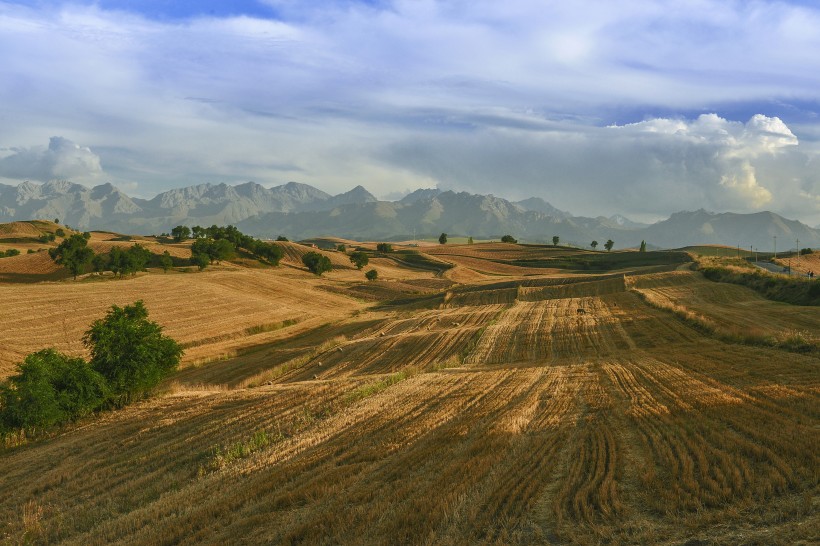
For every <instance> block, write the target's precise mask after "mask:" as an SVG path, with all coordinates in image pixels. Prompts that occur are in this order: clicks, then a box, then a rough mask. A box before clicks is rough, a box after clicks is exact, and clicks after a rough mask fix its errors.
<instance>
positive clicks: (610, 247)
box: [604, 239, 615, 252]
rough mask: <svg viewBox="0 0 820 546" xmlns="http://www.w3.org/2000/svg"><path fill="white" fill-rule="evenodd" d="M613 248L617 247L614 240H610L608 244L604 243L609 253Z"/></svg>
mask: <svg viewBox="0 0 820 546" xmlns="http://www.w3.org/2000/svg"><path fill="white" fill-rule="evenodd" d="M613 246H615V241H613V240H612V239H609V240H608V241H607V242H606V243H604V248H605V249H606V251H607V252H609V251H610V250H612V247H613Z"/></svg>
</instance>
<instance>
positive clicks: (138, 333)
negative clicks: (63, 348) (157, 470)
mask: <svg viewBox="0 0 820 546" xmlns="http://www.w3.org/2000/svg"><path fill="white" fill-rule="evenodd" d="M83 343H84V344H85V346H86V347H87V348H88V349H89V351H90V353H91V360H90V361H85V360H83V359H82V358H73V357H70V356H67V355H64V354H61V353H59V352H57V351H56V350H54V349H43V350H41V351H38V352H36V353H32V354H30V355H28V356H27V357H26V358H25V360H24V361H23V362H22V363H21V364H19V365H18V370H17V374H16V375H13V376H11V377H10V378H9V379H8V380H6V381H5V382H3V383H2V384H0V431H2V430H13V429H29V430H31V429H43V428H48V427H51V426H54V425H60V424H63V423H67V422H70V421H73V420H75V419H77V418H79V417H82V416H83V415H86V414H88V413H90V412H93V411H96V410H99V409H101V408H103V407H106V406H113V407H116V406H122V405H124V404H126V403H129V402H132V401H134V400H136V399H139V398H141V397H143V396H145V395H146V394H148V393H149V392H150V391H151V390H153V389H154V387H156V386H157V385H158V384H159V382H160V381H162V379H164V378H165V377H167V376H168V375H169V374H170V373H171V372H173V371H174V370H175V369H176V368H177V366H178V365H179V359H180V357H181V356H182V348H181V347H180V346H179V344H178V343H177V342H176V341H174V340H173V339H171V338H170V337H168V336H165V335H163V334H162V327H160V326H159V325H158V324H156V323H155V322H152V321H150V320H148V310H147V309H146V308H145V306H144V305H143V303H142V301H137V302H135V303H134V304H132V305H126V306H125V307H118V306H116V305H114V306H112V308H111V309H110V310H109V311H108V313H107V315H106V316H105V317H104V318H102V319H98V320H96V321H94V323H93V324H92V325H91V328H90V329H89V330H88V331H87V332H86V333H85V335H84V336H83Z"/></svg>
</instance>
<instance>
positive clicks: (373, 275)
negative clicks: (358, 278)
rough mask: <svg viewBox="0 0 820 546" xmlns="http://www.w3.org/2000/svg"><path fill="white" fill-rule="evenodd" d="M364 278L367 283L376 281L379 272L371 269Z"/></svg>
mask: <svg viewBox="0 0 820 546" xmlns="http://www.w3.org/2000/svg"><path fill="white" fill-rule="evenodd" d="M364 276H365V278H366V279H367V280H368V281H375V280H376V279H378V278H379V272H378V271H376V270H375V269H371V270H370V271H368V272H367V273H365V274H364Z"/></svg>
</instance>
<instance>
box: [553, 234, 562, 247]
mask: <svg viewBox="0 0 820 546" xmlns="http://www.w3.org/2000/svg"><path fill="white" fill-rule="evenodd" d="M560 240H561V238H560V237H559V236H558V235H553V236H552V246H558V242H559V241H560Z"/></svg>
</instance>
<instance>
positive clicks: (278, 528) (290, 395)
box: [0, 236, 820, 544]
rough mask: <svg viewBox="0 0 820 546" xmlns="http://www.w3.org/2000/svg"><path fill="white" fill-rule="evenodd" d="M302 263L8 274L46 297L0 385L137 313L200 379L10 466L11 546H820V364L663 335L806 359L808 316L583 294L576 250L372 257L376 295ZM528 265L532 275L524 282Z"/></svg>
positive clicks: (23, 321)
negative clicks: (747, 340)
mask: <svg viewBox="0 0 820 546" xmlns="http://www.w3.org/2000/svg"><path fill="white" fill-rule="evenodd" d="M101 238H102V237H101V236H100V239H101ZM92 242H93V243H94V244H98V245H102V244H115V242H111V241H103V240H98V241H97V240H92ZM129 244H130V243H129ZM146 244H148V242H147V243H146ZM150 244H151V245H154V244H156V245H157V248H158V249H159V248H162V250H165V248H164V247H166V246H167V247H172V246H173V245H170V244H168V245H161V244H160V243H153V242H151V243H150ZM305 249H306V247H301V246H299V245H295V244H292V243H290V244H287V249H286V255H285V258H284V259H283V261H282V264H281V265H280V266H279V267H277V268H271V267H267V268H266V267H249V266H247V265H246V264H242V263H241V262H238V263H224V264H222V265H220V266H215V267H213V268H209V269H208V270H206V271H204V272H190V273H184V272H182V270H177V271H172V272H169V273H168V274H164V273H162V272H161V271H149V272H148V273H140V274H139V275H137V276H135V277H133V278H126V279H123V280H113V279H105V278H102V279H95V278H92V277H88V278H86V279H82V280H80V281H77V282H72V281H69V280H59V275H58V272H55V271H51V272H45V271H43V272H41V273H38V271H39V270H36V269H34V268H35V267H39V266H36V264H35V262H34V261H33V260H34V258H39V257H41V256H42V253H40V254H39V255H38V254H29V255H20V256H16V257H13V258H5V260H9V261H12V260H17V262H16V264H15V265H14V267H16V268H17V269H16V270H14V271H11V269H9V271H11V272H15V271H16V272H17V273H19V274H20V275H24V274H27V275H32V276H33V277H31V278H35V279H36V278H37V277H36V275H38V274H40V275H42V277H40V278H39V279H40V281H41V282H17V281H16V280H15V279H14V278H12V279H11V280H7V281H5V282H0V332H2V336H3V337H2V340H1V341H0V375H1V376H8V375H9V374H11V373H13V369H14V364H15V363H16V362H19V361H20V360H21V358H22V357H23V356H24V355H25V354H27V353H28V352H31V351H34V350H36V349H39V348H42V347H45V346H54V347H56V348H58V349H59V350H61V351H64V352H68V353H71V354H77V355H82V354H84V352H83V351H84V348H83V347H82V345H81V344H80V343H79V341H78V340H79V339H80V338H81V335H82V332H83V330H84V329H85V328H87V327H88V324H89V323H90V322H91V321H92V320H94V319H95V318H98V317H99V316H101V315H102V314H103V313H104V312H105V310H106V308H107V307H109V306H110V305H111V304H124V303H129V302H131V301H134V300H136V299H143V300H144V301H145V305H146V307H147V308H148V309H149V311H150V313H151V318H152V319H154V320H156V321H157V322H159V323H160V324H162V325H163V326H164V327H165V332H166V333H167V334H169V335H170V336H172V337H174V338H176V339H177V340H179V341H180V343H182V344H183V346H184V347H185V349H186V354H185V356H184V359H183V364H182V367H181V369H180V370H179V371H178V372H177V373H176V375H175V376H173V377H172V378H170V380H169V381H168V382H167V383H166V384H165V385H164V386H163V388H162V392H161V393H159V394H158V396H156V397H154V398H152V399H148V400H145V401H142V402H139V403H137V404H135V405H133V406H130V407H127V408H125V409H121V410H117V411H114V412H108V413H103V414H100V415H98V416H91V417H88V418H85V419H84V420H82V421H80V422H78V423H76V424H73V425H70V426H68V427H66V428H65V429H63V430H60V431H57V432H53V433H51V434H48V435H46V436H45V437H41V438H35V439H31V440H29V441H24V442H18V443H20V445H9V446H7V447H6V448H5V449H3V450H2V451H0V468H2V472H0V525H2V527H0V538H1V539H3V540H5V541H6V542H8V543H19V542H26V541H29V542H35V543H36V542H39V543H57V542H64V543H66V544H108V543H112V542H121V543H163V544H166V543H202V542H204V543H220V542H221V543H232V542H236V541H237V539H238V538H239V537H241V539H242V540H243V541H245V542H249V543H306V544H313V543H325V544H338V543H378V544H388V543H414V544H415V543H436V544H439V543H440V544H466V543H471V544H472V543H504V544H508V543H518V544H531V543H559V544H560V543H596V542H629V543H683V542H686V541H687V540H690V539H693V538H694V539H699V540H704V541H715V542H718V543H761V544H763V543H765V544H777V543H781V544H793V543H801V542H802V543H805V544H808V543H811V542H813V541H814V540H816V538H817V536H820V524H818V517H817V513H818V508H820V496H818V493H820V473H818V469H820V455H819V454H820V435H818V430H819V429H820V404H818V401H819V399H820V373H819V372H820V369H818V366H820V358H818V353H817V352H808V353H801V352H794V351H787V350H782V349H778V348H773V347H764V346H752V345H748V344H742V343H732V342H729V341H726V340H725V339H723V338H719V337H717V336H714V335H710V334H709V333H707V332H704V331H703V330H702V329H699V328H697V327H694V326H693V325H692V324H690V323H689V322H688V321H686V320H682V319H681V318H680V317H679V316H678V315H676V314H675V313H673V312H671V311H670V310H669V309H671V308H686V309H687V310H689V311H691V312H692V313H696V314H697V315H698V316H702V317H704V318H705V319H708V320H709V321H713V322H715V323H717V324H719V325H720V326H721V327H722V328H726V329H731V328H737V329H750V328H757V329H760V330H761V335H762V334H772V335H774V334H778V333H780V332H784V331H788V330H793V329H799V330H803V331H807V332H809V333H811V334H814V335H816V334H817V332H818V331H820V309H818V308H817V307H810V306H803V307H798V306H791V305H788V304H783V303H777V302H771V301H769V300H765V299H763V298H762V297H760V296H759V295H758V294H757V293H755V292H753V291H752V290H749V289H747V288H744V287H742V286H737V285H728V284H722V283H714V282H711V281H709V280H706V279H705V278H704V277H703V276H702V275H701V274H700V273H698V272H696V271H693V270H691V269H690V268H689V265H688V264H685V263H671V264H670V263H668V260H667V261H664V260H666V258H660V257H657V256H655V257H653V258H651V259H649V260H647V261H646V263H645V265H641V264H640V263H639V262H636V261H635V256H626V257H624V258H623V259H621V258H618V259H620V260H622V261H621V262H618V260H615V261H611V264H613V265H611V269H610V270H603V271H591V270H588V269H583V268H579V269H578V270H573V269H571V268H569V266H568V264H569V265H571V263H570V262H567V261H566V258H567V257H572V256H573V255H577V254H583V257H584V258H585V259H586V257H587V256H596V255H597V254H595V253H590V252H586V251H574V250H566V249H551V248H548V247H528V246H519V245H500V244H498V243H488V244H476V245H458V246H453V245H448V246H439V247H430V248H429V249H428V248H427V247H424V248H420V249H418V251H417V252H418V257H414V258H413V259H412V260H410V261H408V260H406V259H402V258H401V256H398V257H391V256H390V255H383V256H376V255H374V256H373V257H372V258H371V263H370V266H369V267H375V268H376V269H377V270H378V271H379V279H380V280H379V281H376V282H367V281H364V279H363V274H362V272H360V271H357V270H356V269H354V268H353V267H351V264H350V262H349V260H347V259H346V257H345V256H343V255H342V254H341V253H336V252H327V253H326V254H327V255H328V256H329V257H331V260H332V262H333V264H334V267H335V269H334V270H333V271H331V272H330V273H327V274H325V275H324V276H323V277H321V278H319V277H316V276H314V275H311V274H309V273H308V272H307V271H305V269H304V267H302V266H301V262H300V256H301V255H302V253H304V252H305V251H306V250H305ZM428 250H430V252H429V253H428V252H427V251H428ZM178 253H179V255H180V256H182V255H184V247H182V246H180V247H179V250H178ZM573 253H575V254H573ZM598 254H602V253H598ZM612 254H613V255H615V254H620V253H612ZM624 254H626V253H624ZM630 254H637V253H630ZM43 257H44V256H43ZM550 259H560V260H564V261H563V262H561V263H560V264H559V266H558V267H548V265H549V264H548V263H546V262H547V261H548V260H550ZM594 259H597V258H593V260H594ZM25 260H30V261H31V265H30V267H31V268H32V269H31V271H27V270H26V267H29V266H28V265H26V264H27V263H28V262H25ZM528 260H530V261H536V262H537V263H538V266H537V267H529V266H526V265H516V264H525V263H526V262H527V261H528ZM440 262H444V263H446V264H447V265H448V267H447V268H439V269H437V268H436V267H430V266H429V264H438V263H440ZM616 262H618V263H616ZM661 262H662V263H661ZM574 263H576V264H577V263H581V262H578V261H576V262H574ZM1 264H2V262H0V265H1ZM621 265H623V267H621ZM5 267H7V268H11V267H12V266H11V265H6V266H5ZM653 301H657V302H659V303H658V304H657V305H653V304H652V302H653Z"/></svg>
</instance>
